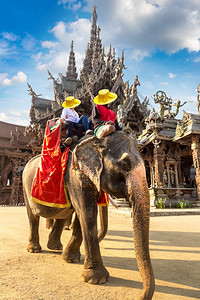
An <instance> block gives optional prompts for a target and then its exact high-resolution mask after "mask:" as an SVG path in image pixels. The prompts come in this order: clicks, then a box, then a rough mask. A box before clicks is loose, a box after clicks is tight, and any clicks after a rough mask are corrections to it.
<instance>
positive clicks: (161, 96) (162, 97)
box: [153, 91, 172, 118]
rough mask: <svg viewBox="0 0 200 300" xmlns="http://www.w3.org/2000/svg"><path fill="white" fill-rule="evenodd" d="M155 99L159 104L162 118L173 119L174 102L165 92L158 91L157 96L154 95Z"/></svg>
mask: <svg viewBox="0 0 200 300" xmlns="http://www.w3.org/2000/svg"><path fill="white" fill-rule="evenodd" d="M153 99H154V102H155V103H159V105H160V109H159V114H160V116H161V117H167V118H170V117H171V113H170V110H171V107H172V100H171V98H168V97H167V95H166V94H165V92H163V91H158V92H157V93H156V94H155V95H153Z"/></svg>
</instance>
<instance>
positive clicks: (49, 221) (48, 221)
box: [46, 219, 54, 229]
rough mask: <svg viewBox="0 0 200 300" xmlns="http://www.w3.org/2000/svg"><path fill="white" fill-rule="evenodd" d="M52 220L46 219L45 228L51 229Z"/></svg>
mask: <svg viewBox="0 0 200 300" xmlns="http://www.w3.org/2000/svg"><path fill="white" fill-rule="evenodd" d="M53 223H54V219H46V228H47V229H50V228H52V227H53Z"/></svg>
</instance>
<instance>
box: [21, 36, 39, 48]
mask: <svg viewBox="0 0 200 300" xmlns="http://www.w3.org/2000/svg"><path fill="white" fill-rule="evenodd" d="M36 43H37V41H36V39H35V38H34V37H33V36H32V35H31V34H28V33H27V34H26V36H25V38H24V39H23V40H22V42H21V44H22V47H23V48H24V49H25V50H26V51H32V50H35V48H36Z"/></svg>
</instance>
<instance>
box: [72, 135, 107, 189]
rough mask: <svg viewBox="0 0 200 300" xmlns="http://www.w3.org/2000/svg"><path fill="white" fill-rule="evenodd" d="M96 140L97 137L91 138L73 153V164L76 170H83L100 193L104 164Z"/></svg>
mask: <svg viewBox="0 0 200 300" xmlns="http://www.w3.org/2000/svg"><path fill="white" fill-rule="evenodd" d="M96 140H97V139H96V137H91V138H89V139H87V140H84V141H82V142H81V143H80V144H78V145H77V146H76V148H75V149H74V151H73V153H72V163H73V168H74V169H75V170H77V169H78V170H81V171H82V172H83V173H84V174H85V175H86V176H87V177H89V179H90V180H91V181H92V182H93V183H94V185H95V186H96V188H97V190H98V192H99V191H100V176H101V172H102V169H103V162H102V154H101V152H100V149H99V147H98V145H97V144H96V143H95V141H96Z"/></svg>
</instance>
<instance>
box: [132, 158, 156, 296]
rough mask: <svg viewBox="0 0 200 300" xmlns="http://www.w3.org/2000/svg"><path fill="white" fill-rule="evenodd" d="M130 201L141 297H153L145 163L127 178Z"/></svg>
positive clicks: (148, 200)
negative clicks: (140, 280)
mask: <svg viewBox="0 0 200 300" xmlns="http://www.w3.org/2000/svg"><path fill="white" fill-rule="evenodd" d="M127 186H128V193H129V197H130V202H132V203H133V232H134V242H135V252H136V259H137V264H138V268H139V271H140V274H141V276H142V281H143V293H142V297H141V299H151V298H152V296H153V293H154V289H155V281H154V274H153V269H152V265H151V260H150V254H149V216H150V199H149V190H148V186H147V181H146V173H145V167H144V164H143V163H142V162H141V163H140V164H139V165H137V166H136V167H135V168H134V170H132V171H131V172H130V173H129V176H128V179H127Z"/></svg>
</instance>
